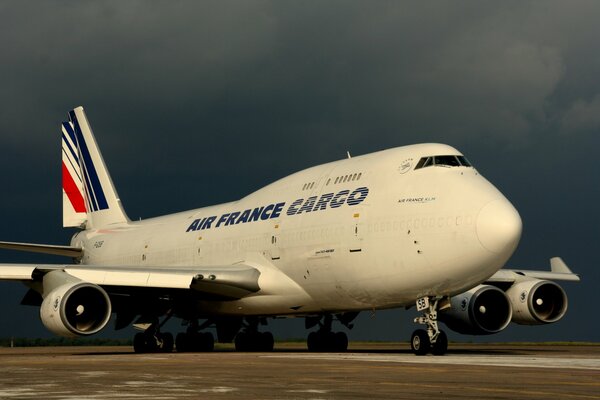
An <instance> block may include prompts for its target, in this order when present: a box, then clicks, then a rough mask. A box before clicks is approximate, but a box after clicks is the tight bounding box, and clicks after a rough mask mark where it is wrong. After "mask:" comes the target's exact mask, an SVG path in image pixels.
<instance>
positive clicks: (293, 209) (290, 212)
mask: <svg viewBox="0 0 600 400" xmlns="http://www.w3.org/2000/svg"><path fill="white" fill-rule="evenodd" d="M303 201H304V199H298V200H296V201H294V202H293V203H292V204H290V207H289V208H288V210H287V215H295V214H296V213H297V212H298V208H297V207H298V206H299V205H300V204H302V202H303Z"/></svg>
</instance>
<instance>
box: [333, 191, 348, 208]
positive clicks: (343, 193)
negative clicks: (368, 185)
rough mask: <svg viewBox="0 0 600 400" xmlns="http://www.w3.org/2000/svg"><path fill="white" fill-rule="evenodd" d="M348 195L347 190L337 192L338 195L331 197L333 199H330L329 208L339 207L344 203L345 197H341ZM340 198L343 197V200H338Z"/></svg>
mask: <svg viewBox="0 0 600 400" xmlns="http://www.w3.org/2000/svg"><path fill="white" fill-rule="evenodd" d="M348 193H350V191H349V190H342V191H340V192H338V194H336V195H335V196H333V199H331V203H330V205H331V208H338V207H341V206H342V205H343V204H344V203H345V202H346V197H343V196H347V195H348ZM341 197H343V198H342V199H341V200H340V198H341Z"/></svg>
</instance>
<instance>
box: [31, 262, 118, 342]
mask: <svg viewBox="0 0 600 400" xmlns="http://www.w3.org/2000/svg"><path fill="white" fill-rule="evenodd" d="M52 274H54V276H53V277H51V278H50V279H48V281H49V282H47V279H46V277H44V290H46V286H49V287H50V288H51V289H50V290H49V293H48V294H44V301H43V302H42V306H41V307H40V318H41V319H42V322H43V324H44V325H45V326H46V328H48V330H50V331H51V332H53V333H55V334H57V335H60V336H64V337H77V336H88V335H93V334H94V333H97V332H99V331H100V330H101V329H102V328H104V327H105V326H106V324H107V323H108V321H109V319H110V315H111V303H110V298H109V297H108V294H107V293H106V292H105V291H104V289H102V288H101V287H100V286H98V285H95V284H93V283H89V282H84V281H81V280H79V279H77V278H75V277H73V276H71V275H69V274H67V273H65V272H63V271H53V272H50V273H49V274H47V275H52ZM57 278H58V279H57ZM56 281H59V282H60V281H63V283H62V284H60V285H57V286H55V285H52V283H55V282H56Z"/></svg>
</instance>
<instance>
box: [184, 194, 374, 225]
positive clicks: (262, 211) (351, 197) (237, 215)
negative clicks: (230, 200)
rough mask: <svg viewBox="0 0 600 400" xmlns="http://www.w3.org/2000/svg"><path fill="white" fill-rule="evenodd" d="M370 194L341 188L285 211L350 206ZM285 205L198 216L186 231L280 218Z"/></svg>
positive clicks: (294, 211) (298, 213)
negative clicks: (219, 214)
mask: <svg viewBox="0 0 600 400" xmlns="http://www.w3.org/2000/svg"><path fill="white" fill-rule="evenodd" d="M368 194H369V188H367V187H360V188H358V189H355V190H354V191H352V192H350V190H341V191H339V192H337V193H325V194H322V195H321V196H320V197H318V198H317V196H311V197H308V198H306V199H297V200H295V201H293V202H292V204H290V205H289V206H288V207H287V209H286V211H285V213H286V215H288V216H294V215H300V214H303V213H310V212H316V211H323V210H326V209H328V208H339V207H342V206H343V205H344V204H347V205H348V206H355V205H358V204H360V203H362V202H363V201H364V200H365V199H366V198H367V195H368ZM285 205H286V203H285V202H282V203H274V204H269V205H267V206H261V207H256V208H253V209H247V210H244V211H233V212H230V213H225V214H222V215H221V216H219V217H218V218H217V216H216V215H213V216H210V217H204V218H197V219H195V220H194V221H193V222H192V223H191V224H190V226H189V227H188V228H187V230H186V232H193V231H199V230H205V229H211V228H213V227H214V228H220V227H222V226H229V225H238V224H245V223H248V222H255V221H261V220H262V221H265V220H268V219H273V218H279V216H281V213H282V212H283V210H284V208H285Z"/></svg>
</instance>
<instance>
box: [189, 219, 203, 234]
mask: <svg viewBox="0 0 600 400" xmlns="http://www.w3.org/2000/svg"><path fill="white" fill-rule="evenodd" d="M199 223H200V220H199V219H195V220H194V222H192V224H191V225H190V226H189V227H188V228H187V230H186V232H189V231H195V230H197V229H198V224H199Z"/></svg>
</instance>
